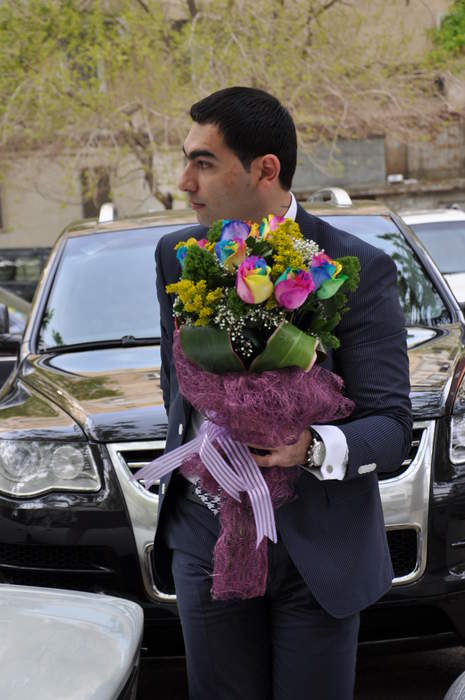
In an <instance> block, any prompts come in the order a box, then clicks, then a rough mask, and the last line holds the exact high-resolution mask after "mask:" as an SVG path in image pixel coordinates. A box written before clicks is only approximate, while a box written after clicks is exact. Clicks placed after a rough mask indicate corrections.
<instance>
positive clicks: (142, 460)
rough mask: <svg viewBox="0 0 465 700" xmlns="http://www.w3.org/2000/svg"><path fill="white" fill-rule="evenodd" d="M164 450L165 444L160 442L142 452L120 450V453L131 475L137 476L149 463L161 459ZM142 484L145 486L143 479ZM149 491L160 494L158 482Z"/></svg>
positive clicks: (137, 450)
mask: <svg viewBox="0 0 465 700" xmlns="http://www.w3.org/2000/svg"><path fill="white" fill-rule="evenodd" d="M164 449H165V443H164V442H161V441H160V442H159V443H154V446H153V447H150V448H144V449H140V450H139V449H137V448H133V449H127V450H126V449H120V450H118V452H119V454H120V456H121V457H122V459H123V460H124V463H125V464H126V466H127V468H128V469H129V471H130V472H131V474H135V473H136V472H137V471H138V470H139V469H142V467H145V465H146V464H149V462H152V461H153V460H154V459H157V458H158V457H161V456H162V454H163V451H164ZM140 483H141V484H142V485H143V484H144V482H143V480H142V479H141V480H140ZM149 490H150V491H151V492H152V493H156V494H158V481H157V482H156V483H155V484H153V486H151V488H150V489H149Z"/></svg>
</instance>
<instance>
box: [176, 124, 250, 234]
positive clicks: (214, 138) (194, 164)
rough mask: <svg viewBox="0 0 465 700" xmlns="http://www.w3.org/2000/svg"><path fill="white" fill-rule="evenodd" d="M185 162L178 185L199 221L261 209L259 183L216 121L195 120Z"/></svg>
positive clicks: (207, 222)
mask: <svg viewBox="0 0 465 700" xmlns="http://www.w3.org/2000/svg"><path fill="white" fill-rule="evenodd" d="M183 150H184V154H185V157H186V165H185V167H184V171H183V173H182V175H181V178H180V180H179V188H180V189H181V190H182V191H183V192H186V193H187V196H188V199H189V204H190V206H191V207H192V209H193V210H194V211H195V213H196V215H197V219H198V221H199V223H201V224H205V225H207V226H209V225H210V224H211V223H212V222H213V221H216V220H217V219H249V218H253V217H254V215H255V214H256V210H257V209H258V208H259V204H258V201H257V189H256V182H255V180H254V176H253V174H252V173H249V172H247V171H246V170H245V169H244V166H243V165H242V163H241V161H240V160H239V158H238V157H237V156H236V155H235V154H234V153H233V151H231V150H230V149H229V148H228V147H227V146H226V144H225V142H224V139H223V136H222V134H221V133H220V132H219V131H218V128H217V127H216V126H215V125H214V124H197V123H194V124H193V126H192V128H191V130H190V131H189V133H188V135H187V138H186V140H185V142H184V148H183Z"/></svg>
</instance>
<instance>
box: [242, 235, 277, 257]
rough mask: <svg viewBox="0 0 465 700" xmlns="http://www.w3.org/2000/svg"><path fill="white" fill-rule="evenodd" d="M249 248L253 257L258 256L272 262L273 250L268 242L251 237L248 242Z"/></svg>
mask: <svg viewBox="0 0 465 700" xmlns="http://www.w3.org/2000/svg"><path fill="white" fill-rule="evenodd" d="M246 243H247V247H248V248H250V253H251V255H256V256H257V257H259V258H265V260H268V261H269V260H270V259H271V258H272V257H273V248H272V247H271V246H270V244H269V243H267V241H261V240H260V239H258V238H254V237H253V236H249V238H247V240H246Z"/></svg>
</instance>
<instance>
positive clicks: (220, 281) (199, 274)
mask: <svg viewBox="0 0 465 700" xmlns="http://www.w3.org/2000/svg"><path fill="white" fill-rule="evenodd" d="M181 277H182V279H184V280H192V282H200V281H201V280H206V282H207V287H208V289H216V287H223V286H227V285H228V282H229V281H228V279H227V276H226V275H225V273H224V271H223V269H222V268H221V267H220V266H219V265H218V263H217V262H216V259H215V257H214V256H213V255H211V254H210V253H208V252H207V251H206V250H205V249H204V248H200V246H197V245H193V246H189V248H188V249H187V253H186V257H185V258H184V265H183V268H182V275H181Z"/></svg>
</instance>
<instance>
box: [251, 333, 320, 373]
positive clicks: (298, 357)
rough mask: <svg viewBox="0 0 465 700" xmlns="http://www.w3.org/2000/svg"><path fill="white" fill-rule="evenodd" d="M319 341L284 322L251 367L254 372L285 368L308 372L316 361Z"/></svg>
mask: <svg viewBox="0 0 465 700" xmlns="http://www.w3.org/2000/svg"><path fill="white" fill-rule="evenodd" d="M317 343H318V339H317V338H315V337H313V336H310V335H307V334H306V333H303V332H302V331H301V330H299V329H298V328H296V327H295V326H293V325H292V323H289V322H288V321H283V322H282V323H281V324H280V325H279V326H278V327H277V329H276V330H275V332H274V333H273V334H272V335H271V336H270V337H269V339H268V342H267V344H266V348H265V350H264V351H263V352H262V353H261V354H260V355H258V357H256V358H255V359H254V361H253V362H252V364H251V365H250V370H251V371H252V372H265V371H266V370H271V369H283V368H284V367H294V366H296V367H301V368H302V369H303V370H308V369H310V367H311V366H312V364H313V363H314V361H315V359H316V345H317Z"/></svg>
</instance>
